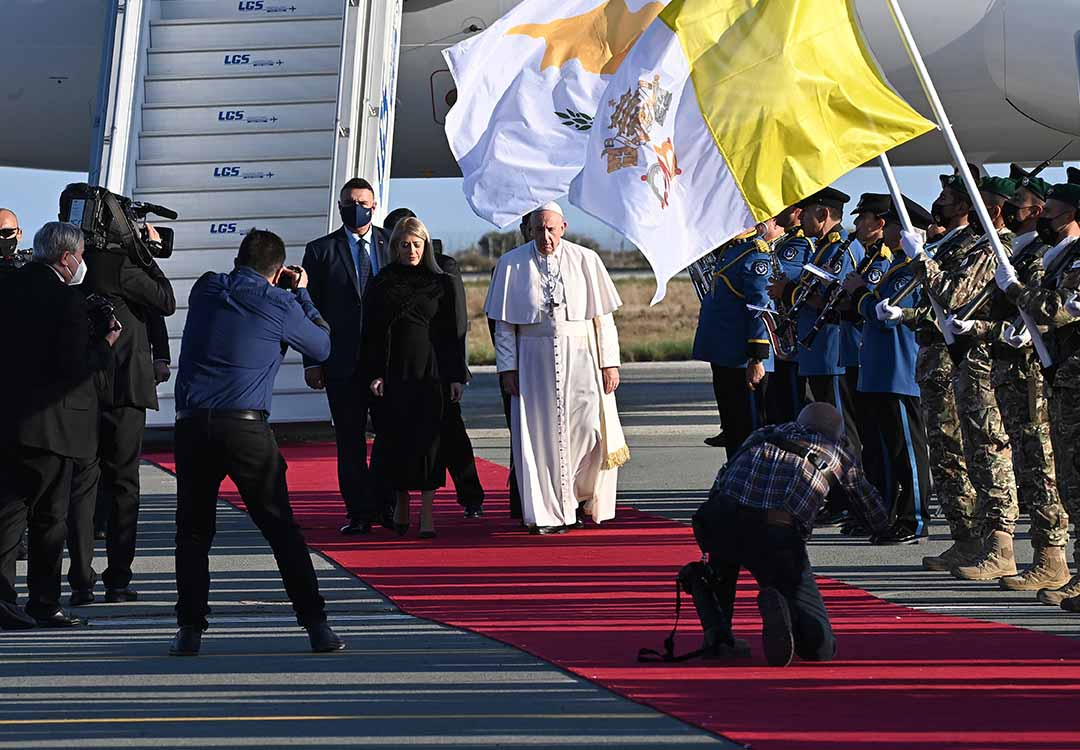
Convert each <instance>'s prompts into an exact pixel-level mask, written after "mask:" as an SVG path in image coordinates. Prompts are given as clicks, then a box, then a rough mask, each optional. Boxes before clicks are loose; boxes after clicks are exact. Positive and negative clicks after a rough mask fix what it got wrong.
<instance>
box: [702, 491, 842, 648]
mask: <svg viewBox="0 0 1080 750" xmlns="http://www.w3.org/2000/svg"><path fill="white" fill-rule="evenodd" d="M709 502H710V503H719V504H720V505H722V506H723V507H722V508H716V509H714V512H715V513H718V515H715V516H712V518H714V519H720V520H721V523H713V524H711V526H710V528H709V529H708V530H707V531H704V534H706V535H707V536H708V537H709V538H708V539H707V540H704V539H702V538H701V533H702V532H701V531H700V530H699V529H698V528H697V526H696V524H695V534H699V543H701V542H705V543H703V544H702V548H703V549H707V550H708V551H709V565H710V567H712V569H713V571H714V572H715V573H716V575H717V578H718V579H719V582H720V590H719V591H718V592H717V598H718V600H719V602H720V606H721V608H722V609H723V610H724V611H725V613H726V614H727V616H728V618H729V619H730V615H731V613H732V612H733V610H734V607H735V586H736V583H737V581H738V578H739V571H740V569H742V568H746V569H747V570H749V571H750V574H751V575H753V576H754V580H756V581H757V584H758V587H759V588H775V589H777V590H778V591H779V592H780V593H781V594H782V595H783V597H784V599H785V600H786V601H787V604H788V609H789V610H790V611H791V624H792V632H793V635H794V641H795V653H796V654H798V655H799V657H800V658H802V659H803V660H805V661H829V660H830V659H832V658H833V657H834V656H835V655H836V636H835V635H834V634H833V630H832V624H831V623H830V622H829V614H828V612H827V611H826V610H825V601H824V600H823V599H822V598H821V591H820V590H819V589H818V587H817V583H816V582H815V580H814V571H813V569H812V568H811V567H810V558H809V557H808V556H807V554H806V542H805V541H804V540H803V538H802V537H801V536H800V535H799V532H798V531H797V530H796V529H795V528H793V527H791V526H775V525H770V524H767V523H765V518H764V514H762V513H761V512H760V511H748V510H741V509H740V510H736V509H735V504H734V501H732V500H730V499H727V498H716V499H713V498H710V501H709Z"/></svg>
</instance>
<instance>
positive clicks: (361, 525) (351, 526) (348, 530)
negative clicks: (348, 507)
mask: <svg viewBox="0 0 1080 750" xmlns="http://www.w3.org/2000/svg"><path fill="white" fill-rule="evenodd" d="M341 533H342V534H345V535H346V536H352V535H353V534H370V533H371V521H360V520H358V519H355V518H350V519H349V522H348V523H347V524H345V525H344V526H342V527H341Z"/></svg>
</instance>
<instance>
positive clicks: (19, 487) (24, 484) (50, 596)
mask: <svg viewBox="0 0 1080 750" xmlns="http://www.w3.org/2000/svg"><path fill="white" fill-rule="evenodd" d="M5 453H6V455H5V457H4V459H3V466H2V467H0V483H2V485H0V599H2V600H3V601H6V602H9V603H11V604H15V602H16V598H17V595H16V592H15V558H16V548H17V547H18V545H19V539H20V538H21V537H22V533H23V529H26V528H27V525H28V523H29V537H30V539H29V541H30V544H29V546H30V550H29V555H28V560H27V562H28V569H27V576H26V586H27V588H28V589H29V591H30V597H29V599H28V600H27V603H26V611H27V612H28V613H29V614H30V615H34V616H40V617H45V616H48V615H50V614H52V613H53V612H55V611H56V610H57V609H59V608H60V571H61V568H62V565H63V558H64V540H65V539H66V537H67V512H68V499H69V498H70V496H71V481H72V476H73V475H74V472H75V463H76V460H75V459H73V458H69V457H67V456H61V455H58V454H56V453H51V452H49V451H45V450H39V449H36V448H27V447H24V446H20V447H17V448H13V449H11V450H10V451H6V452H5Z"/></svg>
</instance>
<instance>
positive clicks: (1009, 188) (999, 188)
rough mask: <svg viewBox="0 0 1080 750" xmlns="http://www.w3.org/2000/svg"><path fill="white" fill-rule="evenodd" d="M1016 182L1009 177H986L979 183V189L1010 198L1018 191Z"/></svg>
mask: <svg viewBox="0 0 1080 750" xmlns="http://www.w3.org/2000/svg"><path fill="white" fill-rule="evenodd" d="M1016 187H1017V185H1016V182H1015V181H1014V180H1010V179H1009V178H1008V177H984V178H983V180H982V182H980V183H979V190H980V191H981V192H984V193H990V194H991V195H1000V196H1001V197H1002V198H1005V199H1006V200H1008V199H1009V198H1012V197H1013V195H1014V194H1015V193H1016Z"/></svg>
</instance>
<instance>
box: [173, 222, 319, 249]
mask: <svg viewBox="0 0 1080 750" xmlns="http://www.w3.org/2000/svg"><path fill="white" fill-rule="evenodd" d="M161 223H162V224H163V225H165V226H168V227H172V229H173V230H174V231H175V232H176V237H175V243H176V247H179V248H196V247H197V248H204V249H208V250H209V249H213V248H229V249H232V250H234V251H235V250H236V248H238V247H240V241H241V240H242V239H243V238H244V234H246V233H247V231H248V230H249V229H251V228H252V227H254V228H256V229H267V230H269V231H271V232H274V233H275V234H277V235H278V236H279V237H281V239H282V240H283V241H284V242H285V244H286V245H303V244H305V243H307V242H310V241H311V240H312V239H313V238H315V237H322V236H323V235H324V234H326V228H327V217H326V213H325V212H324V213H319V214H308V215H296V216H267V217H237V216H229V215H228V214H222V215H221V216H220V217H219V218H218V219H216V220H210V219H193V220H191V221H185V220H182V219H178V220H176V221H169V222H161Z"/></svg>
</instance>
